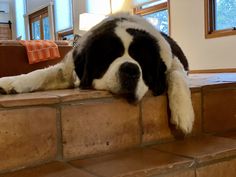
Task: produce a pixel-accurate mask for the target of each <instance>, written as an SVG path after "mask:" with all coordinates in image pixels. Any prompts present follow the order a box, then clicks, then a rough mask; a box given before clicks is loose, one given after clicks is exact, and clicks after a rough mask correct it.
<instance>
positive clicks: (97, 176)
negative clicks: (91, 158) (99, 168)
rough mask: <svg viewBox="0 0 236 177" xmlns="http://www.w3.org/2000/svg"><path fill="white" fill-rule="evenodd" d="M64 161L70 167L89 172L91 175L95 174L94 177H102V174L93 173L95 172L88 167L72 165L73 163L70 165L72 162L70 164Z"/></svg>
mask: <svg viewBox="0 0 236 177" xmlns="http://www.w3.org/2000/svg"><path fill="white" fill-rule="evenodd" d="M65 163H66V165H68V166H69V167H71V168H75V169H79V170H82V171H85V172H87V173H89V174H91V175H94V176H96V177H102V176H100V175H98V174H95V173H94V172H92V171H89V170H88V169H86V168H84V167H77V166H74V165H72V164H70V163H68V162H65Z"/></svg>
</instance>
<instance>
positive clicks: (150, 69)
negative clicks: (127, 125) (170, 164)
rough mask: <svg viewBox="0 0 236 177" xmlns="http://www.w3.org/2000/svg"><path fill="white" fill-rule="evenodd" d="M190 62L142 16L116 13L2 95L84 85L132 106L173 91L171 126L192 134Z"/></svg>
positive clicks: (2, 88) (2, 82)
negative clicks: (62, 55) (147, 97)
mask: <svg viewBox="0 0 236 177" xmlns="http://www.w3.org/2000/svg"><path fill="white" fill-rule="evenodd" d="M187 69H188V62H187V60H186V57H185V56H184V54H183V52H182V50H181V49H180V47H179V46H178V45H177V44H176V43H175V42H174V41H173V40H172V39H171V38H170V37H168V36H167V35H165V34H163V33H160V32H158V31H157V30H156V29H155V28H154V27H153V26H152V25H151V24H149V23H148V22H147V21H146V20H144V19H143V18H142V17H138V16H132V15H128V14H116V15H113V16H111V17H109V18H107V19H105V20H104V21H102V22H101V23H100V24H98V25H96V26H95V27H94V28H92V29H91V30H90V31H89V32H87V33H86V34H85V35H84V36H83V37H82V38H80V40H79V42H78V45H77V47H75V48H74V49H73V50H72V51H70V52H69V53H68V54H67V55H66V56H65V58H64V60H63V61H62V62H61V63H59V64H57V65H55V66H51V67H48V68H46V69H41V70H36V71H33V72H31V73H28V74H24V75H19V76H13V77H5V78H1V79H0V93H2V94H11V93H25V92H33V91H39V90H52V89H63V88H72V87H79V88H81V89H88V88H92V89H97V90H108V91H110V92H112V93H114V94H119V95H122V96H124V97H125V98H126V99H127V100H128V101H129V102H137V101H140V100H141V99H142V97H143V96H144V95H145V93H146V92H147V91H148V89H150V90H151V91H152V93H153V94H154V95H160V94H162V93H163V92H164V91H165V90H167V93H168V97H169V107H170V110H171V122H172V123H174V124H175V125H176V126H177V127H178V128H180V129H181V130H182V131H183V132H184V133H189V132H191V130H192V126H193V121H194V112H193V107H192V102H191V94H190V90H189V87H188V83H187V75H186V70H187Z"/></svg>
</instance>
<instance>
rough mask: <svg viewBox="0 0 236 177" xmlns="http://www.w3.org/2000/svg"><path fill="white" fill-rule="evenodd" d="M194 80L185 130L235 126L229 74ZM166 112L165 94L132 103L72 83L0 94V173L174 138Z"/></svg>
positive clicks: (215, 131)
mask: <svg viewBox="0 0 236 177" xmlns="http://www.w3.org/2000/svg"><path fill="white" fill-rule="evenodd" d="M194 76H195V75H194ZM197 78H199V77H197ZM206 78H207V77H206V76H205V79H206ZM196 80H197V79H196V78H193V82H192V86H191V91H192V100H193V106H194V111H195V116H196V117H195V123H194V128H193V132H192V134H191V135H189V136H195V135H200V134H203V133H208V134H220V133H227V132H229V131H234V130H236V119H235V115H236V113H235V111H236V109H235V107H236V106H235V105H236V102H235V95H236V92H235V91H236V89H235V88H236V83H235V82H234V80H232V79H231V80H230V79H229V80H223V79H220V81H219V80H217V79H215V77H214V79H209V82H208V85H207V83H206V81H205V80H204V79H202V78H200V79H199V80H197V81H196ZM212 80H214V81H212ZM200 81H202V82H200ZM210 81H212V82H210ZM223 81H224V82H223ZM225 82H229V83H225ZM230 82H231V83H230ZM216 97H217V99H216ZM212 100H213V101H212ZM223 103H225V104H223ZM216 110H217V111H216ZM168 112H169V111H168V108H167V98H166V95H165V94H164V95H161V96H158V97H153V96H151V95H150V94H147V95H146V96H145V97H144V99H143V100H142V101H141V102H140V103H139V104H137V105H130V104H128V103H127V102H126V101H124V100H123V99H120V98H115V97H113V95H111V94H110V93H108V92H104V91H81V90H78V89H71V90H57V91H46V92H36V93H27V94H19V95H1V96H0V127H1V129H0V154H1V156H0V173H5V172H8V171H11V170H16V169H21V168H25V167H29V166H35V165H39V164H45V163H47V162H51V161H54V160H62V161H70V160H74V159H82V158H83V159H84V158H90V157H94V156H96V155H99V154H105V153H112V152H117V151H121V150H124V149H130V148H138V147H143V146H147V145H156V144H161V143H166V142H170V141H174V140H175V139H178V138H181V137H183V135H182V134H180V132H179V131H178V130H176V129H175V127H174V126H172V125H171V124H169V121H168V117H169V116H168ZM226 120H227V121H226Z"/></svg>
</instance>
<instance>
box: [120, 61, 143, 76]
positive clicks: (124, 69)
mask: <svg viewBox="0 0 236 177" xmlns="http://www.w3.org/2000/svg"><path fill="white" fill-rule="evenodd" d="M119 73H120V76H121V77H124V78H126V79H137V78H139V76H140V71H139V67H138V66H137V65H136V64H134V63H130V62H125V63H123V64H121V65H120V68H119Z"/></svg>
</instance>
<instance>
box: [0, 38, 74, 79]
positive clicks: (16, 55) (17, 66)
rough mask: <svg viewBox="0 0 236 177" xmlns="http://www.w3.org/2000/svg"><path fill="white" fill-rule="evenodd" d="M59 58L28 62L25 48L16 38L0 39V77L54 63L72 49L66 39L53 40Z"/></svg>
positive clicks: (24, 72)
mask: <svg viewBox="0 0 236 177" xmlns="http://www.w3.org/2000/svg"><path fill="white" fill-rule="evenodd" d="M55 42H56V44H57V45H58V49H59V52H60V58H58V59H53V60H47V61H43V62H39V63H35V64H29V62H28V58H27V53H26V49H25V47H24V46H23V45H21V44H20V43H19V41H17V40H10V41H9V40H0V78H1V77H5V76H15V75H19V74H26V73H29V72H31V71H34V70H36V69H41V68H45V67H48V66H50V65H55V64H56V63H58V62H60V61H61V60H62V59H63V57H64V56H65V55H66V54H67V52H69V51H70V50H71V49H72V46H69V45H68V42H66V41H55Z"/></svg>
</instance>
